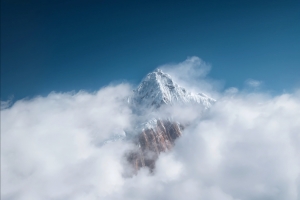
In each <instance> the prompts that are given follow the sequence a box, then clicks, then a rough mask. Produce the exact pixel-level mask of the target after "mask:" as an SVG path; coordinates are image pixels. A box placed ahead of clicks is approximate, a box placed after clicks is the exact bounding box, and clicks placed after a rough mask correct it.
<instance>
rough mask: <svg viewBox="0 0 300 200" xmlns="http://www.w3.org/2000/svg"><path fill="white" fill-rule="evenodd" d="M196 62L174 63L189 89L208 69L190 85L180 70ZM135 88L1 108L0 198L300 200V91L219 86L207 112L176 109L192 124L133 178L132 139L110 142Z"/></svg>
mask: <svg viewBox="0 0 300 200" xmlns="http://www.w3.org/2000/svg"><path fill="white" fill-rule="evenodd" d="M199 60H200V59H199V58H197V57H193V58H192V59H188V60H187V61H185V62H184V63H185V65H184V66H183V65H182V63H180V64H179V65H173V66H172V68H170V69H173V71H172V72H173V74H172V75H173V76H175V77H179V78H180V77H183V78H181V79H182V82H184V81H185V82H186V86H187V87H188V86H189V85H192V84H194V83H195V84H199V83H203V81H205V75H206V74H205V73H207V72H206V71H205V72H203V73H198V74H196V77H195V76H194V78H193V79H192V80H193V82H191V83H189V82H188V81H187V79H185V78H184V76H187V77H188V76H189V75H188V74H189V72H188V71H190V70H191V69H188V68H189V67H191V66H192V68H193V69H194V70H200V71H201V70H202V69H201V64H199ZM200 63H201V62H200ZM176 69H181V70H178V72H177V74H176ZM184 70H186V71H187V73H186V74H187V75H184V73H182V71H184ZM192 74H193V73H192ZM179 78H178V79H179ZM197 79H200V80H197ZM197 81H198V82H197ZM206 84H207V85H209V84H210V82H206ZM211 88H214V87H213V86H211ZM132 89H133V88H132V87H131V86H130V85H127V84H119V85H114V86H107V87H105V88H102V89H100V90H99V91H97V92H95V93H87V92H78V93H51V94H49V95H48V96H47V97H37V98H34V99H30V100H20V101H17V102H16V103H14V104H13V105H12V106H11V107H9V108H4V109H3V110H1V199H3V200H15V199H16V200H40V199H45V200H50V199H64V200H69V199H70V200H79V199H85V200H96V199H109V200H110V199H111V200H115V199H125V200H126V199H128V200H129V199H136V200H138V199H149V200H151V199H170V200H171V199H172V200H173V199H175V200H176V199H178V200H181V199H200V200H219V199H222V200H253V199H254V200H263V199H264V200H265V199H276V200H287V199H288V200H298V199H299V198H300V175H299V174H300V156H299V155H300V117H299V116H300V91H296V92H294V93H289V94H281V95H278V96H269V95H267V94H266V93H262V92H261V93H257V92H251V93H250V92H248V93H246V92H239V91H238V90H237V89H236V88H229V89H228V90H226V91H225V92H217V91H216V93H218V97H219V98H218V99H217V100H218V101H217V103H216V104H215V105H214V106H213V107H212V108H211V109H209V110H207V111H206V112H199V110H197V109H188V108H186V109H184V110H180V109H179V108H178V109H177V108H174V109H170V110H169V111H168V112H170V114H172V115H173V116H174V117H175V118H176V119H178V120H183V119H186V120H187V122H188V123H189V124H190V126H188V127H187V128H186V129H185V130H184V134H183V136H182V137H180V138H179V139H178V140H177V141H176V144H175V146H174V148H173V150H172V151H170V152H166V153H163V154H161V155H160V157H159V159H158V161H157V164H156V169H155V172H154V173H153V174H150V173H149V171H148V170H147V169H146V168H145V169H142V170H140V171H139V173H138V174H137V175H135V176H132V177H127V176H124V174H125V173H126V170H128V166H127V165H126V162H125V159H124V154H125V153H126V152H127V151H128V149H130V148H132V146H131V144H130V143H129V142H128V141H127V140H118V141H113V142H106V141H108V140H109V139H110V138H114V136H116V135H122V134H124V132H123V130H125V129H130V128H133V127H132V126H133V125H134V124H135V120H136V116H135V115H134V114H133V113H132V112H131V110H130V108H129V107H128V105H127V97H128V96H129V95H130V94H131V91H132ZM199 92H200V91H199Z"/></svg>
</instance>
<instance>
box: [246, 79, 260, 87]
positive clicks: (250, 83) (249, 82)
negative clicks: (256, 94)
mask: <svg viewBox="0 0 300 200" xmlns="http://www.w3.org/2000/svg"><path fill="white" fill-rule="evenodd" d="M245 83H246V85H248V86H249V87H253V88H257V87H259V86H261V84H262V81H258V80H254V79H248V80H246V82H245Z"/></svg>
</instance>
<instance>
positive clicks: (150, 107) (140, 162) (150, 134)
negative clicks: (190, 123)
mask: <svg viewBox="0 0 300 200" xmlns="http://www.w3.org/2000/svg"><path fill="white" fill-rule="evenodd" d="M214 102H215V100H214V99H212V98H210V97H208V96H206V95H205V94H203V93H198V94H194V93H191V92H188V91H186V89H185V88H182V87H180V86H179V85H178V84H176V83H175V82H174V81H173V80H172V77H171V76H170V75H168V74H166V73H164V72H162V71H161V70H159V69H157V70H155V71H154V72H151V73H149V74H148V75H147V76H146V77H145V78H144V79H143V80H142V82H141V84H140V85H139V86H138V87H137V89H136V90H134V92H133V95H132V97H130V98H129V104H130V105H131V106H132V108H133V111H134V112H137V113H136V114H139V116H141V118H142V120H141V121H140V123H139V124H138V125H137V130H136V131H137V132H138V134H136V135H135V134H134V135H135V137H134V138H133V141H134V143H135V144H136V146H137V147H138V148H137V149H136V150H135V151H133V152H131V153H130V154H129V155H128V156H127V160H128V161H129V163H131V165H132V166H133V169H134V171H135V173H137V171H138V170H139V169H140V168H142V167H148V168H149V169H150V170H151V171H153V170H154V168H155V161H156V160H157V159H158V157H159V154H160V153H161V152H165V151H169V150H171V149H172V147H173V146H174V144H175V140H176V139H177V138H178V137H180V136H181V135H182V132H183V130H184V128H185V127H184V125H182V124H181V123H180V122H177V121H173V120H172V116H167V118H164V119H161V118H147V117H146V118H144V116H143V115H145V113H146V112H147V111H154V110H158V109H159V108H161V107H162V106H174V105H178V104H179V105H182V104H183V105H186V104H197V105H201V106H203V107H204V109H208V108H209V107H211V106H212V104H213V103H214ZM145 111H146V112H145Z"/></svg>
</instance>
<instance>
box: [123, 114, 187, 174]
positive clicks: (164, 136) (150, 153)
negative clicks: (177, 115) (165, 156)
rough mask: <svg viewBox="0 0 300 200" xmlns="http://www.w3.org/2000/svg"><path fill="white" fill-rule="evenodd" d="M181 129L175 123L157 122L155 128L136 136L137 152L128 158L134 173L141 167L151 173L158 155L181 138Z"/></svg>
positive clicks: (181, 127)
mask: <svg viewBox="0 0 300 200" xmlns="http://www.w3.org/2000/svg"><path fill="white" fill-rule="evenodd" d="M183 128H184V127H183V126H182V125H180V124H179V123H176V122H170V121H167V120H165V121H162V120H157V121H156V126H153V128H148V129H145V130H143V131H142V132H141V133H140V134H138V135H137V137H136V138H135V144H137V145H138V147H139V148H138V151H136V152H132V153H131V154H130V155H129V157H128V160H129V162H130V163H131V164H132V165H133V167H134V169H135V171H137V170H138V169H140V168H141V167H149V168H150V170H151V171H152V170H153V169H154V167H155V160H156V159H157V158H158V156H159V154H160V153H161V152H166V151H168V150H170V149H171V148H172V147H173V145H174V142H175V140H176V139H177V138H178V137H179V136H181V134H182V130H183Z"/></svg>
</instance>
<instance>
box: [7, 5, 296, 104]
mask: <svg viewBox="0 0 300 200" xmlns="http://www.w3.org/2000/svg"><path fill="white" fill-rule="evenodd" d="M188 56H198V57H200V58H202V59H203V60H204V61H206V62H208V63H210V64H212V71H211V73H210V74H209V76H210V78H213V79H217V80H223V81H224V83H225V85H224V87H225V88H228V87H232V86H234V87H238V88H242V87H243V86H244V82H245V80H247V79H248V78H252V79H256V80H261V81H263V82H264V89H266V90H271V91H274V92H275V93H280V92H282V91H291V90H293V89H295V88H299V87H300V80H299V77H300V1H299V0H281V1H278V0H238V1H232V0H229V1H224V0H220V1H217V0H209V1H174V0H173V1H154V0H151V1H146V0H141V1H114V0H102V1H81V0H80V1H79V0H73V1H61V0H59V1H58V0H43V1H23V0H19V1H17V0H1V100H7V99H8V98H10V96H12V95H13V96H14V99H15V100H17V99H21V98H25V97H33V96H36V95H46V94H48V93H49V92H51V91H62V92H65V91H71V90H75V91H77V90H80V89H84V90H88V91H93V90H97V89H99V88H100V87H102V86H104V85H107V84H109V83H110V82H115V81H117V82H118V81H123V80H127V81H130V82H132V83H134V84H136V83H138V82H139V81H140V80H141V79H142V78H143V77H144V76H145V75H146V74H147V73H148V72H150V71H152V70H153V69H154V68H156V67H157V66H159V65H162V64H166V63H170V62H181V61H183V60H185V59H186V58H187V57H188Z"/></svg>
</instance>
